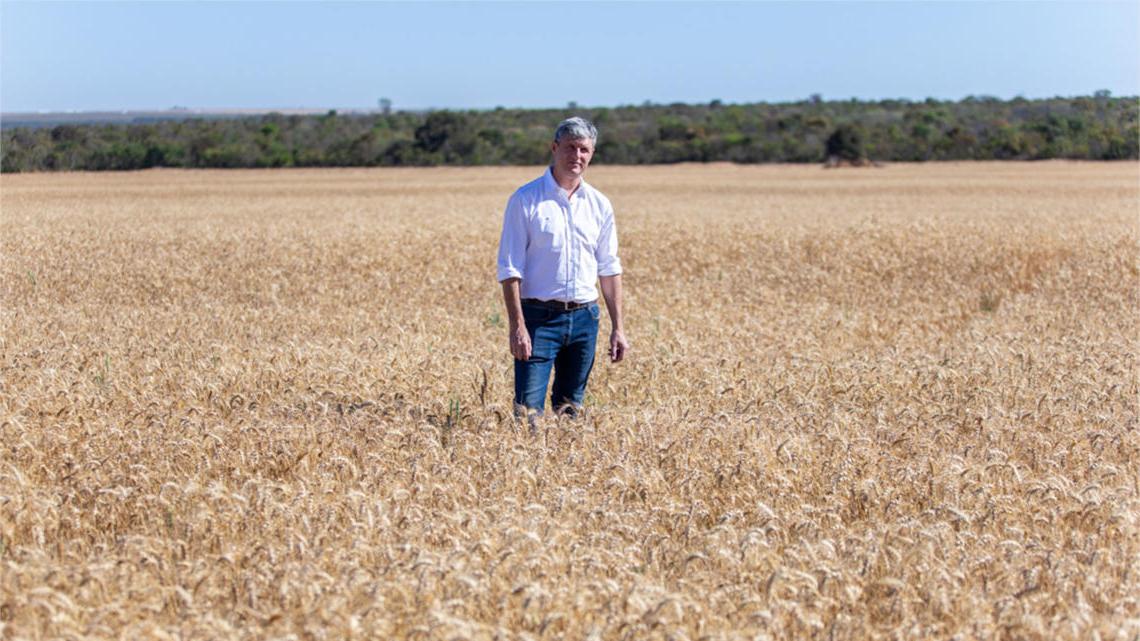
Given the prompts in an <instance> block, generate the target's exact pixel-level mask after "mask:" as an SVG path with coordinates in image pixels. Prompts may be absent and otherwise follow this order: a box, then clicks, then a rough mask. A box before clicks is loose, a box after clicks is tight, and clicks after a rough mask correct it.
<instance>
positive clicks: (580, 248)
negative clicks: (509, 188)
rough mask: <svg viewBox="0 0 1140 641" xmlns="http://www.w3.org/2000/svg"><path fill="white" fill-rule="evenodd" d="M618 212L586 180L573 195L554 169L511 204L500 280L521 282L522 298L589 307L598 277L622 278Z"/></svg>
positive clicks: (501, 244) (501, 253)
mask: <svg viewBox="0 0 1140 641" xmlns="http://www.w3.org/2000/svg"><path fill="white" fill-rule="evenodd" d="M617 252H618V240H617V229H616V227H615V226H614V208H613V205H611V204H610V200H609V199H608V198H606V197H605V196H604V195H602V192H600V191H598V190H597V189H594V188H593V187H591V186H590V185H588V184H586V181H584V180H583V181H582V182H581V184H579V186H578V189H576V190H575V191H574V194H573V195H567V193H566V190H565V189H563V188H562V187H560V186H559V185H558V183H557V181H555V180H554V175H553V173H551V169H550V168H547V170H546V173H544V174H543V175H542V176H541V177H539V178H537V179H535V180H532V181H530V182H529V183H527V184H525V185H523V186H522V187H519V189H518V191H516V192H515V193H514V195H512V196H511V198H510V200H509V201H507V210H506V212H504V214H503V235H502V237H501V238H500V239H499V262H498V278H499V282H503V281H504V280H507V279H508V278H520V279H522V283H521V284H520V288H521V294H522V298H538V299H541V300H560V301H565V302H575V303H585V302H588V301H592V300H596V299H597V298H598V290H597V288H596V287H595V283H596V282H597V280H598V276H615V275H617V274H620V273H621V261H620V260H618V254H617Z"/></svg>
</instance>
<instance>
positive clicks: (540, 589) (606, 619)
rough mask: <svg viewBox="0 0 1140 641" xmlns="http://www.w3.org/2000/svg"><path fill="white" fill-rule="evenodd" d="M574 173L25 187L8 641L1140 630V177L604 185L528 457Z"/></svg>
mask: <svg viewBox="0 0 1140 641" xmlns="http://www.w3.org/2000/svg"><path fill="white" fill-rule="evenodd" d="M539 171H540V169H539V168H501V169H494V168H480V169H457V168H455V169H394V170H329V171H319V170H314V171H292V170H280V171H231V172H209V171H194V172H191V171H187V172H182V171H148V172H143V173H132V174H58V175H5V176H3V178H2V182H0V188H2V192H0V193H2V218H0V248H2V251H3V255H2V271H0V278H2V281H0V296H2V298H0V321H2V335H0V637H3V638H6V639H48V638H84V639H120V638H121V639H144V638H174V639H202V640H206V639H411V640H424V639H441V640H448V639H488V640H490V639H598V640H610V639H662V640H664V639H690V640H692V641H696V640H697V639H741V640H744V639H749V640H751V639H773V640H774V639H789V640H790V639H827V640H839V639H951V638H954V639H995V640H999V639H1041V640H1045V639H1072V640H1078V639H1098V638H1099V639H1104V640H1106V641H1107V640H1110V639H1113V640H1121V641H1126V640H1134V639H1136V638H1137V637H1138V636H1140V430H1138V418H1137V416H1138V408H1137V402H1138V373H1140V369H1138V364H1137V353H1138V347H1140V337H1138V329H1140V328H1138V317H1140V276H1138V271H1140V244H1138V236H1140V229H1138V227H1140V222H1138V212H1140V165H1137V164H1136V163H1120V164H1088V163H1086V164H1074V163H1033V164H1029V163H1024V164H1023V163H1009V164H996V163H987V164H969V163H966V164H929V165H916V166H905V165H894V166H888V167H886V168H882V169H867V170H836V171H828V170H823V169H820V168H818V167H737V166H727V165H726V166H676V167H655V168H618V167H595V168H594V169H592V170H591V172H590V174H589V176H588V178H589V179H590V181H591V182H592V183H593V184H594V185H596V186H597V187H599V188H601V189H602V190H603V191H605V192H606V193H607V194H608V195H609V196H610V197H611V199H612V200H613V202H614V205H615V208H616V211H617V220H618V229H619V233H620V237H621V255H622V258H623V263H624V264H625V268H626V275H625V277H624V282H625V289H626V312H627V317H628V319H627V333H628V337H629V338H630V340H631V342H632V346H633V350H632V352H631V354H630V357H629V360H628V361H626V362H623V363H620V364H618V365H609V364H608V363H606V364H603V363H602V362H600V361H599V364H598V366H597V367H596V368H595V370H594V376H593V379H592V381H591V386H590V389H589V395H588V398H587V403H588V406H589V408H590V411H589V413H588V415H587V417H586V418H585V419H583V420H581V421H578V422H551V423H547V424H546V425H544V426H543V428H542V429H541V430H540V432H539V433H538V434H537V435H536V436H533V437H532V436H531V435H529V434H528V433H527V431H526V430H525V429H520V428H518V427H516V426H515V425H514V424H513V422H512V420H511V419H510V418H509V414H510V407H511V393H512V392H511V390H512V387H511V363H510V356H509V352H508V345H507V335H506V329H505V327H504V314H503V312H502V308H501V303H500V294H499V289H498V285H497V284H496V283H495V282H494V257H495V251H496V245H497V242H498V234H499V225H500V219H501V215H502V207H503V205H504V204H505V202H506V198H507V196H508V195H509V194H510V192H511V191H512V190H513V189H514V188H515V187H516V186H518V185H519V184H521V183H522V182H524V181H526V180H528V179H530V178H532V177H534V176H536V175H538V173H539ZM606 325H607V324H606V323H605V322H604V321H603V332H604V331H605V330H606ZM601 338H602V340H601V341H599V350H601V349H604V346H603V343H605V342H606V341H605V338H606V336H605V334H604V333H603V335H602V336H601Z"/></svg>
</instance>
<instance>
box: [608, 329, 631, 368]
mask: <svg viewBox="0 0 1140 641" xmlns="http://www.w3.org/2000/svg"><path fill="white" fill-rule="evenodd" d="M628 351H629V341H627V340H625V332H623V331H621V330H620V329H615V330H614V331H612V332H610V362H611V363H616V362H618V361H620V360H621V359H623V358H625V353H626V352H628Z"/></svg>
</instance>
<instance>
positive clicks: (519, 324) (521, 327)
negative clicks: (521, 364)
mask: <svg viewBox="0 0 1140 641" xmlns="http://www.w3.org/2000/svg"><path fill="white" fill-rule="evenodd" d="M521 282H522V281H521V280H520V279H518V278H508V279H506V280H504V281H503V303H505V304H506V306H507V319H508V323H509V327H510V329H509V330H508V332H509V333H510V341H511V355H512V356H514V357H515V358H516V359H518V360H520V361H525V360H527V359H528V358H530V334H528V333H527V331H526V321H525V320H524V319H523V312H522V298H521V296H520V294H519V283H521Z"/></svg>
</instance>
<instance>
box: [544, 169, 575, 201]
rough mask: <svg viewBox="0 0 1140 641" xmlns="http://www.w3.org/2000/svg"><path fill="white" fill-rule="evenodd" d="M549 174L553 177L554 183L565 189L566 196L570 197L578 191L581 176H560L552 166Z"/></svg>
mask: <svg viewBox="0 0 1140 641" xmlns="http://www.w3.org/2000/svg"><path fill="white" fill-rule="evenodd" d="M550 173H551V175H553V176H554V182H556V183H558V186H559V187H561V188H563V189H565V190H566V194H567V195H568V196H572V195H573V194H574V192H576V191H578V187H579V185H581V184H582V177H581V176H573V175H562V174H561V173H560V172H559V171H558V168H557V167H555V166H554V165H551V166H550Z"/></svg>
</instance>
